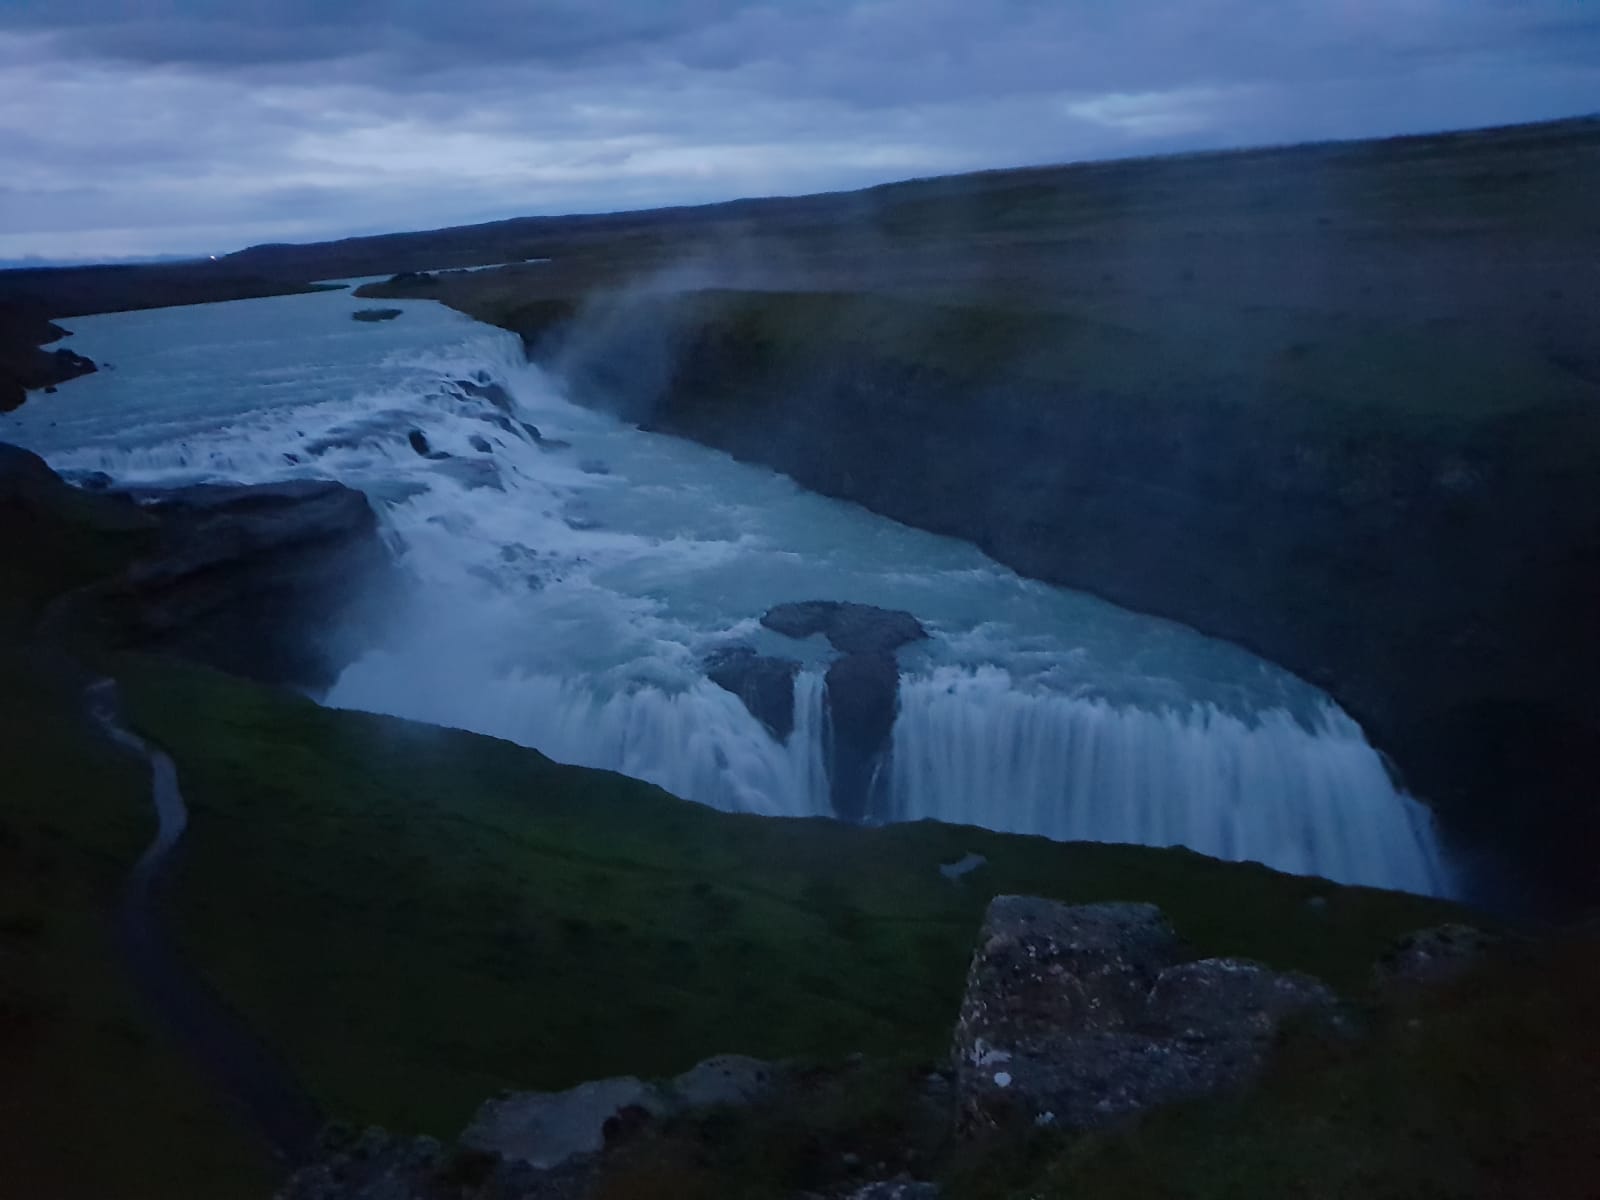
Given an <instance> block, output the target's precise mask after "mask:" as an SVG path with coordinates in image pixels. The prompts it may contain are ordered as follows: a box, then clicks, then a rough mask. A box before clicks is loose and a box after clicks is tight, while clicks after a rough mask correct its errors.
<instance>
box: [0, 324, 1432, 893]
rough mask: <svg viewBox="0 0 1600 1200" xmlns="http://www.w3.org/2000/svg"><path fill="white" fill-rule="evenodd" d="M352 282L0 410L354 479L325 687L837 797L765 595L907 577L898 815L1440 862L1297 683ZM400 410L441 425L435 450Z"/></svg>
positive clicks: (879, 599)
mask: <svg viewBox="0 0 1600 1200" xmlns="http://www.w3.org/2000/svg"><path fill="white" fill-rule="evenodd" d="M357 306H358V302H353V301H352V300H351V298H350V297H349V296H348V295H346V294H343V293H328V294H323V295H313V296H297V297H280V298H276V299H271V300H259V301H243V302H237V303H234V304H226V305H207V306H200V307H196V308H187V309H171V310H158V311H154V312H146V313H128V314H117V315H111V316H104V317H95V318H87V319H84V320H80V321H77V322H74V323H73V324H74V325H75V328H76V329H77V331H78V337H77V339H76V342H75V346H76V348H77V349H79V350H80V351H82V352H84V353H87V354H90V355H91V356H92V357H95V358H97V359H100V360H102V361H104V360H107V359H109V360H111V362H113V363H114V364H115V365H116V370H114V371H110V370H108V371H104V372H102V373H101V374H99V375H94V376H89V377H87V378H84V379H81V380H77V381H74V382H72V383H70V384H67V385H65V386H63V387H62V389H61V391H60V394H59V395H57V396H53V397H50V398H49V399H48V400H42V399H41V400H35V401H32V402H30V403H29V404H28V405H26V406H24V408H23V409H21V410H19V411H18V412H17V413H15V414H11V415H9V416H0V440H6V441H14V442H18V443H21V444H23V445H28V446H31V447H33V448H35V449H37V450H39V451H40V452H41V453H43V454H45V456H46V457H47V458H48V459H49V460H50V461H51V463H52V465H54V466H56V467H57V468H58V469H60V470H63V471H66V472H69V473H71V472H78V473H80V474H81V473H86V472H90V471H104V472H107V473H108V474H110V475H112V476H113V477H114V478H115V480H116V481H117V482H119V483H128V484H170V483H183V482H196V481H201V480H240V481H243V482H257V481H262V480H267V479H282V478H302V477H332V478H337V479H340V480H342V481H344V482H346V483H349V484H350V485H351V486H355V487H360V488H362V489H363V490H365V491H366V492H367V494H368V495H369V496H370V497H371V498H372V500H373V502H374V505H375V506H376V507H377V508H378V510H379V512H380V514H381V516H382V519H383V521H384V524H385V528H386V530H387V533H388V536H389V538H390V540H391V542H392V544H393V545H394V546H395V548H396V550H397V553H398V555H399V558H400V561H401V563H402V565H403V566H404V567H405V568H406V575H407V577H408V578H409V580H410V586H409V588H408V590H407V592H406V594H405V595H403V596H395V597H390V598H389V604H388V607H389V608H390V610H391V611H392V612H393V614H394V618H395V619H394V621H393V627H392V630H391V633H390V634H389V635H388V637H387V640H386V642H385V644H384V645H382V646H380V647H379V648H377V649H374V650H371V651H369V652H367V653H365V654H364V655H362V656H361V657H360V658H359V659H358V660H357V661H355V662H353V663H352V664H351V666H350V667H349V668H348V669H347V670H346V671H345V672H344V674H343V676H342V677H341V678H340V680H339V681H338V683H337V684H336V685H335V687H334V688H333V689H332V691H331V692H330V694H329V695H328V696H327V697H325V698H324V700H325V702H326V703H329V704H334V705H339V706H344V707H352V708H363V709H368V710H371V711H377V712H386V713H392V714H395V715H399V716H405V717H410V718H413V719H417V720H423V721H430V722H434V723H436V724H444V725H452V726H457V727H461V728H466V729H472V730H476V731H478V732H482V733H486V734H491V735H494V736H498V737H503V738H507V739H509V740H513V741H517V742H520V743H523V744H525V745H529V746H534V747H537V748H538V749H540V750H542V751H544V752H545V753H546V754H549V755H550V756H552V757H554V758H556V759H559V760H562V761H565V762H572V763H579V764H583V765H587V766H595V767H605V768H609V769H612V770H617V771H622V772H625V773H627V774H630V775H634V776H637V777H639V778H642V779H648V780H650V781H652V782H655V783H658V784H660V785H661V786H663V787H665V788H667V789H668V790H670V791H672V792H675V793H677V794H679V795H682V796H686V797H689V798H692V799H695V800H699V801H702V802H704V803H707V804H712V805H715V806H717V807H720V808H725V809H730V810H737V811H747V812H755V813H762V814H767V815H817V814H824V813H827V812H828V811H830V806H829V791H828V779H827V767H826V763H825V761H824V747H825V745H826V728H825V717H824V703H823V686H822V674H823V671H824V670H825V668H826V663H827V661H828V659H829V657H830V655H831V652H830V651H829V649H828V648H827V646H826V645H825V644H824V643H822V642H821V639H817V638H814V639H811V640H809V641H808V642H804V643H802V642H794V641H790V640H788V639H784V638H782V637H780V636H778V635H777V634H774V633H772V632H770V631H768V630H765V629H763V628H761V627H760V625H759V624H758V622H757V618H759V616H760V614H761V613H762V612H764V611H765V610H766V609H767V608H768V607H770V606H771V605H773V604H777V603H782V602H785V601H792V600H805V599H840V600H854V601H859V602H862V603H868V604H877V605H881V606H884V607H891V608H903V609H907V610H909V611H911V612H913V613H915V614H916V615H917V616H918V617H919V618H921V619H922V620H923V622H924V623H925V624H926V625H927V626H928V628H929V630H930V632H931V633H932V637H931V638H930V639H929V640H928V641H927V642H924V643H919V644H917V645H915V646H911V647H907V648H905V649H904V650H902V651H901V654H900V658H901V667H902V672H903V677H902V687H901V710H900V714H899V718H898V720H897V722H896V724H895V728H894V731H893V735H892V747H891V750H890V756H889V761H888V765H887V768H886V776H885V778H884V780H883V791H884V793H885V800H884V803H885V804H886V805H887V809H886V810H885V811H883V812H881V813H880V815H881V816H884V817H886V818H887V819H893V820H911V819H917V818H923V817H933V818H937V819H940V820H944V821H951V822H961V823H971V824H976V825H983V826H987V827H990V828H994V829H1001V830H1011V831H1017V832H1024V833H1038V834H1044V835H1046V836H1049V837H1054V838H1072V839H1086V840H1100V841H1127V842H1137V843H1143V844H1147V845H1158V846H1159V845H1185V846H1189V847H1191V848H1193V849H1196V850H1199V851H1202V852H1204V853H1207V854H1212V855H1216V856H1218V857H1222V858H1230V859H1251V860H1257V861H1261V862H1265V863H1267V864H1269V865H1271V866H1275V867H1278V868H1280V869H1283V870H1287V871H1295V872H1301V873H1307V874H1316V875H1324V876H1327V877H1330V878H1333V879H1337V880H1341V881H1345V882H1352V883H1366V884H1373V885H1377V886H1383V887H1393V888H1402V889H1406V890H1410V891H1417V892H1433V893H1442V892H1448V891H1449V890H1450V886H1451V884H1450V879H1449V875H1448V873H1447V870H1446V868H1445V865H1444V864H1443V863H1442V861H1441V858H1440V855H1439V852H1438V849H1437V845H1436V842H1435V839H1434V834H1433V828H1432V821H1431V817H1430V814H1429V813H1428V811H1427V809H1426V808H1425V807H1424V806H1422V805H1420V804H1418V803H1417V802H1416V801H1414V800H1413V799H1411V798H1410V797H1408V796H1405V795H1404V794H1402V793H1400V792H1398V791H1397V790H1396V789H1395V787H1394V786H1393V784H1392V782H1391V781H1390V779H1389V777H1388V775H1387V773H1386V772H1385V770H1384V767H1383V764H1382V762H1381V760H1380V758H1379V756H1378V755H1377V753H1376V752H1375V751H1374V750H1373V748H1372V747H1371V746H1370V745H1369V744H1368V743H1367V742H1366V740H1365V738H1364V737H1363V736H1362V734H1361V731H1360V729H1359V728H1358V727H1357V726H1356V725H1355V723H1354V722H1352V721H1351V720H1350V719H1349V718H1348V717H1347V716H1345V715H1344V714H1343V713H1342V712H1340V711H1339V710H1338V708H1337V707H1335V706H1334V705H1333V704H1332V703H1331V701H1329V700H1328V699H1327V697H1326V696H1324V695H1322V694H1321V693H1319V692H1317V691H1316V690H1315V689H1313V688H1311V687H1310V686H1309V685H1307V684H1305V683H1304V682H1303V681H1301V680H1299V679H1296V678H1294V677H1293V676H1290V675H1288V674H1287V673H1286V672H1284V671H1282V670H1279V669H1278V668H1275V667H1273V666H1272V665H1271V664H1269V663H1266V662H1264V661H1262V660H1260V659H1258V658H1255V657H1254V656H1252V655H1249V654H1247V653H1245V652H1244V651H1242V650H1240V649H1238V648H1237V647H1233V646H1230V645H1227V644H1224V643H1220V642H1217V641H1214V640H1211V639H1208V638H1204V637H1201V636H1200V635H1198V634H1196V633H1195V632H1193V631H1192V630H1188V629H1185V628H1183V627H1181V626H1177V625H1174V624H1172V623H1170V622H1165V621H1160V620H1156V619H1153V618H1149V617H1144V616H1140V615H1138V614H1135V613H1130V612H1127V611H1125V610H1121V609H1117V608H1115V607H1113V606H1111V605H1108V604H1105V603H1103V602H1101V601H1098V600H1095V599H1093V598H1092V597H1088V596H1084V595H1081V594H1078V593H1074V592H1070V591H1066V590H1064V589H1059V588H1051V587H1047V586H1045V585H1042V584H1038V583H1034V582H1031V581H1028V580H1024V579H1020V578H1018V577H1017V576H1016V575H1014V574H1013V573H1011V572H1010V571H1007V570H1006V569H1004V568H1002V567H1000V566H998V565H997V564H995V563H994V562H992V561H990V560H989V559H987V558H985V557H984V556H983V555H982V554H981V553H979V552H978V551H977V550H975V549H974V548H972V547H970V546H967V545H964V544H962V543H959V542H955V541H951V540H949V539H944V538H938V537H934V536H932V535H929V534H924V533H920V532H917V531H915V530H910V529H907V528H905V527H903V526H900V525H897V524H895V523H893V522H891V521H887V520H884V519H882V518H879V517H876V516H873V515H872V514H870V513H867V512H865V511H863V510H861V509H859V508H856V507H854V506H852V505H848V504H841V503H837V502H834V501H829V500H825V499H822V498H820V497H817V496H813V495H809V494H807V493H805V492H803V491H801V490H800V489H798V488H797V487H795V485H794V484H793V483H792V482H791V481H789V480H787V479H784V478H783V477H781V476H777V475H774V474H773V473H771V472H768V471H764V470H762V469H760V468H756V467H751V466H746V465H742V464H739V463H735V462H733V461H731V460H730V459H728V458H726V457H725V456H723V455H720V454H716V453H714V452H711V451H708V450H705V449H704V448H701V447H698V446H694V445H691V444H688V443H685V442H680V441H677V440H674V439H671V438H666V437H661V436H658V435H653V434H647V433H643V432H640V431H639V430H637V429H634V428H631V427H629V426H626V425H624V424H622V423H620V422H617V421H615V420H613V419H611V418H609V417H607V416H606V415H604V414H601V413H596V412H593V411H590V410H587V409H584V408H581V407H579V406H577V405H574V404H572V403H570V402H569V401H568V400H567V399H566V398H565V397H564V396H563V395H562V394H561V391H560V389H559V387H558V386H557V385H556V384H555V383H554V382H553V381H551V380H550V379H548V378H546V377H545V376H544V375H543V374H542V373H540V372H539V371H537V370H536V369H534V368H532V367H530V366H529V365H527V364H526V363H525V362H524V361H523V360H522V355H521V347H520V345H519V343H518V342H517V341H516V339H515V338H513V337H511V336H510V335H506V334H501V333H499V332H497V331H493V330H487V329H484V328H483V327H481V326H477V325H474V324H473V323H471V322H469V321H467V320H466V319H465V318H463V317H460V316H459V315H457V314H454V313H450V312H448V311H446V310H444V309H441V308H438V307H437V306H434V305H432V304H428V303H426V302H413V303H405V302H402V305H401V306H402V307H403V308H404V316H403V317H402V318H401V319H399V320H397V321H394V322H392V323H386V324H380V325H362V324H357V323H355V322H352V321H350V320H349V312H350V311H351V309H352V308H354V307H357ZM462 380H467V381H471V382H472V383H474V384H476V385H480V390H479V391H478V392H476V393H474V391H473V390H472V389H471V388H467V389H463V388H461V387H460V386H459V383H458V382H457V381H462ZM489 383H494V384H498V385H500V386H501V387H503V388H505V389H506V394H505V395H504V396H501V397H498V398H496V397H492V396H488V395H485V394H484V393H483V392H482V390H481V385H485V384H489ZM497 399H498V403H497V402H496V401H497ZM524 422H527V423H531V424H533V425H536V426H537V427H538V430H539V433H540V434H541V435H542V440H536V439H535V437H534V435H533V434H532V432H531V431H529V430H528V429H526V428H524V427H523V425H522V423H524ZM414 431H419V432H421V433H422V434H423V435H424V436H425V437H426V439H427V443H428V445H429V447H430V448H431V449H434V450H437V451H442V452H444V453H445V454H447V455H448V456H449V457H447V458H426V457H423V456H422V455H420V454H419V453H417V452H416V450H415V449H413V445H412V442H411V436H412V433H413V432H414ZM735 644H744V645H750V646H753V647H755V648H756V649H757V650H758V651H760V652H761V653H765V654H776V655H786V656H789V657H794V658H798V659H799V660H801V662H802V663H803V669H802V670H801V672H800V674H799V676H798V679H797V682H796V706H795V715H796V725H795V732H794V733H793V735H792V736H791V737H790V738H789V739H788V741H787V743H785V744H780V743H778V742H777V741H775V740H774V739H773V738H771V737H770V736H769V735H768V734H767V732H766V730H765V729H764V728H763V727H762V726H761V724H760V723H759V722H758V721H757V720H756V719H755V718H754V717H752V716H751V715H750V713H748V712H747V711H746V710H745V708H744V706H743V705H742V704H741V703H740V701H739V700H737V699H736V698H735V697H734V696H733V695H731V694H730V693H728V692H725V691H723V690H722V689H721V688H718V687H717V686H715V685H714V684H712V683H710V682H709V681H708V680H707V679H706V677H705V673H704V667H703V663H704V660H705V658H706V656H707V655H708V654H709V653H711V652H712V651H714V650H716V649H718V648H719V647H725V646H729V645H735Z"/></svg>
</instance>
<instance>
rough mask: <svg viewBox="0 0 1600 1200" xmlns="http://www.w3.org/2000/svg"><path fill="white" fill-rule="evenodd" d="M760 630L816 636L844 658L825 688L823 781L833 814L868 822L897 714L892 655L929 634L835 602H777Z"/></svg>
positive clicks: (901, 615)
mask: <svg viewBox="0 0 1600 1200" xmlns="http://www.w3.org/2000/svg"><path fill="white" fill-rule="evenodd" d="M761 624H762V625H764V626H766V627H767V628H768V629H770V630H772V631H773V632H774V633H781V634H783V635H784V636H785V637H791V638H808V637H811V636H813V635H814V634H819V633H820V634H822V635H823V636H825V637H826V638H827V639H828V641H829V643H830V644H831V645H832V646H833V648H834V649H835V650H838V651H840V652H841V653H842V654H843V655H844V657H843V658H840V659H838V660H836V661H835V662H834V663H833V664H832V665H831V666H830V667H829V668H828V674H827V679H826V681H825V685H824V696H825V700H824V703H825V705H826V707H827V713H828V730H829V739H828V778H829V784H830V787H831V790H832V796H833V811H834V813H835V814H836V815H838V816H839V817H842V818H843V819H845V820H847V821H861V820H864V819H866V817H867V816H868V815H870V813H871V812H872V807H873V800H874V798H875V793H876V791H877V783H878V780H879V776H880V770H881V768H882V766H883V764H884V761H885V759H886V757H887V755H888V751H889V734H890V732H891V731H892V730H893V729H894V719H895V714H896V712H897V711H898V709H899V696H900V668H899V665H898V664H897V663H896V661H895V651H896V650H898V649H899V648H900V647H901V646H904V645H906V644H908V643H910V642H915V641H920V640H921V639H923V638H925V637H927V636H928V631H927V630H926V629H924V628H923V627H922V622H921V621H919V620H917V619H916V617H914V616H912V615H911V614H910V613H908V612H901V611H898V610H893V609H886V608H877V607H875V606H873V605H871V604H853V603H850V602H847V601H841V600H802V601H798V602H796V603H792V604H779V605H776V606H775V607H773V608H770V609H768V610H767V611H766V613H765V614H764V615H763V616H762V618H761Z"/></svg>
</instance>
